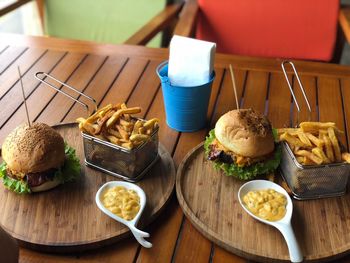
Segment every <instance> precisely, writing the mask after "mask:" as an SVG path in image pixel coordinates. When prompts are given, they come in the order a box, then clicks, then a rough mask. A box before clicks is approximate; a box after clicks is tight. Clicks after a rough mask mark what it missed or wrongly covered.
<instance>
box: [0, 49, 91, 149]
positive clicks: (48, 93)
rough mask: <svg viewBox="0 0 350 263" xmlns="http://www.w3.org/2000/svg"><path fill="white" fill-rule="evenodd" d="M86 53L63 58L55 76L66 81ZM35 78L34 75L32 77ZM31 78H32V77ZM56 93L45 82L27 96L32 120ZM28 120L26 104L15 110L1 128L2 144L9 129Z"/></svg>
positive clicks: (25, 84)
mask: <svg viewBox="0 0 350 263" xmlns="http://www.w3.org/2000/svg"><path fill="white" fill-rule="evenodd" d="M84 57H85V56H84V55H81V54H74V53H69V54H68V55H67V56H65V57H64V58H63V60H62V61H61V62H60V63H59V64H58V65H57V66H56V67H55V68H54V69H53V71H52V72H51V73H50V74H52V75H53V76H54V77H56V78H58V79H61V80H63V81H66V80H67V79H68V78H69V76H70V75H71V73H72V72H74V70H75V69H76V67H77V66H78V65H79V64H80V63H81V61H82V60H83V59H84ZM32 78H33V77H32ZM32 78H30V79H32ZM23 85H24V86H25V87H27V86H28V83H27V82H26V81H25V79H24V83H23ZM55 94H56V91H55V90H53V89H51V88H49V87H47V86H46V85H44V84H40V85H39V86H38V88H37V89H35V90H34V92H33V93H32V94H31V95H30V96H29V98H27V105H28V108H29V117H30V119H31V120H35V119H36V118H37V116H38V115H39V114H40V113H41V111H42V109H43V108H45V107H46V105H47V104H48V103H49V101H50V100H51V99H52V98H53V96H54V95H55ZM26 121H27V118H26V114H25V108H24V104H22V105H21V106H20V108H19V109H18V110H17V111H16V112H14V113H13V114H12V116H11V119H10V120H9V121H7V122H6V124H5V125H4V126H3V127H2V128H1V129H0V144H2V142H3V140H4V138H5V137H6V136H7V134H8V131H11V130H13V129H14V128H15V127H16V126H18V125H20V124H21V123H24V122H26Z"/></svg>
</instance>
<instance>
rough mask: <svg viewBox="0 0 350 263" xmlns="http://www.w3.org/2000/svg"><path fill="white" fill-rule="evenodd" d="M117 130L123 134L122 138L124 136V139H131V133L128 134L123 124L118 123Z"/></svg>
mask: <svg viewBox="0 0 350 263" xmlns="http://www.w3.org/2000/svg"><path fill="white" fill-rule="evenodd" d="M117 130H118V132H119V133H120V135H121V136H122V138H123V139H124V140H127V139H129V134H128V132H127V131H125V130H124V129H123V128H122V126H121V125H117Z"/></svg>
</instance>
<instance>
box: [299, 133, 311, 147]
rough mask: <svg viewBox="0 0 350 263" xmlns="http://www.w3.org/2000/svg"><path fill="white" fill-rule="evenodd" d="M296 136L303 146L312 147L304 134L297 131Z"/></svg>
mask: <svg viewBox="0 0 350 263" xmlns="http://www.w3.org/2000/svg"><path fill="white" fill-rule="evenodd" d="M297 136H298V138H299V139H300V141H301V142H302V143H304V144H305V146H307V147H312V144H311V142H310V139H309V138H308V137H307V136H306V134H305V133H304V132H302V131H298V132H297Z"/></svg>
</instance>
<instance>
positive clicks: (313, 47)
mask: <svg viewBox="0 0 350 263" xmlns="http://www.w3.org/2000/svg"><path fill="white" fill-rule="evenodd" d="M198 4H199V7H200V14H199V17H198V24H197V31H196V32H197V33H196V37H197V38H199V39H203V40H209V41H213V42H216V43H217V50H218V52H223V53H231V54H239V55H247V56H260V57H282V58H294V59H308V60H321V61H329V60H331V58H332V55H333V50H334V46H335V41H336V34H337V18H338V12H339V0H198Z"/></svg>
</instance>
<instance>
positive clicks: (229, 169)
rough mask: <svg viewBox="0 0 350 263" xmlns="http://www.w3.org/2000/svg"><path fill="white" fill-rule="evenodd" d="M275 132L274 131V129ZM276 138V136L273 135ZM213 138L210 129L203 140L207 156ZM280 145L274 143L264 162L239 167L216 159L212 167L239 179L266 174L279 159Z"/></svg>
mask: <svg viewBox="0 0 350 263" xmlns="http://www.w3.org/2000/svg"><path fill="white" fill-rule="evenodd" d="M274 134H275V131H274ZM275 138H276V137H275ZM214 140H215V131H214V129H212V130H211V131H210V132H209V136H207V137H206V139H205V142H204V149H205V154H206V156H208V154H209V151H210V148H209V145H210V144H211V143H212V142H213V141H214ZM281 155H282V151H281V146H280V145H279V144H276V147H275V152H274V155H273V157H272V158H271V159H268V160H266V161H265V162H258V163H255V164H252V165H250V166H246V167H239V166H237V165H236V164H228V163H224V162H220V161H218V160H215V161H214V167H215V168H216V169H221V170H223V171H224V173H225V174H226V175H227V176H235V177H237V178H239V179H240V180H251V179H254V178H255V177H257V176H258V175H264V174H268V173H270V172H273V171H274V170H276V169H277V167H278V165H279V164H280V161H281Z"/></svg>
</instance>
